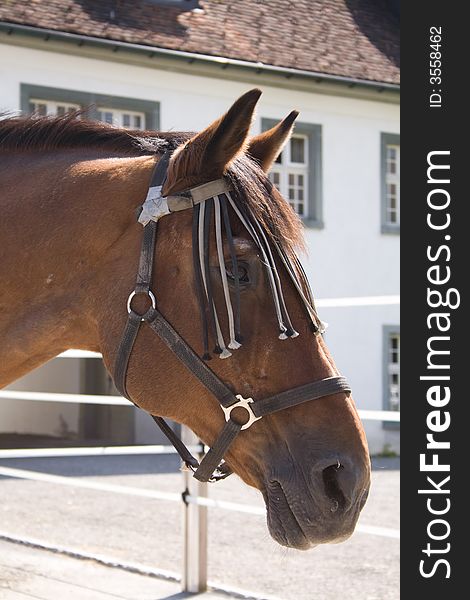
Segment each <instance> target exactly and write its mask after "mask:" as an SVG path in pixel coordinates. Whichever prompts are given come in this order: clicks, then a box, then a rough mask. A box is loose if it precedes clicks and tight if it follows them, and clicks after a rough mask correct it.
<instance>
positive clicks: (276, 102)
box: [0, 44, 399, 452]
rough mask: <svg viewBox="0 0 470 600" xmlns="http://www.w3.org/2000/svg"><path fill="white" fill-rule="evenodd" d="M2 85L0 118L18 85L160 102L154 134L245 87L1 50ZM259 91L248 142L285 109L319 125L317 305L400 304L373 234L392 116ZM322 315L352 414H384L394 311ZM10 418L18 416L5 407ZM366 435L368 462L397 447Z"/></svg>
mask: <svg viewBox="0 0 470 600" xmlns="http://www.w3.org/2000/svg"><path fill="white" fill-rule="evenodd" d="M0 81H1V82H2V86H1V91H0V110H5V109H9V110H18V109H19V102H20V98H19V92H20V84H21V83H29V84H36V85H43V86H51V87H57V88H63V89H71V90H82V91H93V92H95V93H102V94H110V95H116V96H129V97H131V98H132V97H133V98H140V99H143V100H151V101H158V102H160V110H161V112H160V117H161V121H160V125H161V129H162V130H167V129H174V130H199V129H201V128H203V127H205V126H206V125H207V124H209V123H210V122H211V120H213V119H215V118H216V117H218V116H220V114H221V113H222V112H223V111H225V110H226V109H227V108H228V107H229V106H230V104H231V103H232V102H233V101H234V100H235V99H236V98H237V97H238V96H239V95H240V94H241V93H243V92H245V91H246V90H247V89H250V87H253V86H252V85H250V84H244V83H242V82H231V81H228V80H220V81H219V80H215V79H213V78H208V77H201V76H195V75H194V76H193V75H187V74H180V73H174V72H169V71H159V70H157V69H152V68H147V67H140V66H133V65H124V64H119V63H113V62H107V61H104V60H98V59H90V58H84V57H78V56H72V55H60V54H57V53H53V52H48V51H43V50H35V49H28V48H22V47H12V46H6V45H1V44H0ZM261 87H262V88H263V92H264V93H263V96H262V98H261V101H260V103H259V108H258V116H257V119H256V122H255V124H254V127H253V132H254V133H256V132H258V131H259V130H260V127H261V118H262V117H266V118H275V119H276V118H282V117H283V116H285V115H286V114H287V113H288V112H290V110H292V109H293V108H296V109H298V110H300V112H301V115H300V117H299V120H300V121H303V122H306V123H317V124H320V125H322V136H323V142H322V158H323V220H324V223H325V228H324V229H323V230H317V229H307V230H306V236H307V242H308V248H309V257H308V259H307V260H306V270H307V273H308V275H309V276H310V278H311V281H312V283H313V286H314V292H315V294H316V296H317V297H318V298H325V297H329V298H331V297H345V296H380V295H394V294H398V293H399V267H398V260H399V254H398V253H399V237H398V236H393V235H384V234H381V233H380V133H381V132H388V133H398V124H399V107H398V106H397V105H393V104H389V103H382V102H375V101H370V100H360V99H352V98H342V97H338V96H327V95H321V94H313V93H307V92H301V91H290V90H287V89H277V88H274V87H267V86H266V87H265V86H261ZM188 96H190V98H191V101H190V104H188ZM188 106H189V107H190V108H188ZM321 314H322V315H323V318H324V320H326V321H329V322H330V323H331V328H330V330H329V332H328V336H327V342H328V345H329V347H330V349H331V350H332V353H333V356H334V357H335V359H336V361H337V364H338V366H339V367H340V369H341V370H342V371H343V373H344V374H345V375H347V376H348V377H349V379H350V380H351V382H352V384H353V387H354V390H355V394H354V395H355V398H356V402H357V404H358V406H359V407H361V408H375V409H380V408H382V325H383V324H388V325H397V324H398V323H399V311H398V307H386V306H385V307H384V306H382V307H365V308H335V309H324V310H323V311H322V313H321ZM18 410H20V409H18ZM10 412H11V414H12V415H14V414H15V412H16V411H15V410H14V409H13V407H10ZM15 418H16V417H15ZM2 423H3V425H2V424H0V427H1V428H2V429H4V427H6V426H7V423H9V421H8V419H7V417H6V416H5V412H3V420H2ZM367 431H368V434H369V439H370V443H371V449H372V451H373V452H377V451H380V450H381V449H382V447H383V446H384V444H385V443H391V444H392V446H393V447H395V448H397V447H398V446H397V445H398V434H397V432H384V431H383V430H382V427H381V424H368V426H367Z"/></svg>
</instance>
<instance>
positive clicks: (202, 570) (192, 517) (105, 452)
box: [0, 296, 400, 593]
mask: <svg viewBox="0 0 470 600" xmlns="http://www.w3.org/2000/svg"><path fill="white" fill-rule="evenodd" d="M317 304H318V306H331V307H333V306H338V307H340V306H367V305H383V304H399V298H398V296H379V297H377V296H373V297H370V298H340V299H328V300H319V301H318V302H317ZM60 357H62V358H101V355H100V354H97V353H94V352H83V351H79V350H69V351H67V352H64V353H63V354H61V355H60ZM2 398H3V399H16V400H18V401H20V400H28V401H34V402H72V403H82V404H106V405H119V406H123V405H124V406H129V405H130V406H133V405H132V403H130V402H129V401H128V400H126V399H125V398H122V397H119V396H104V395H86V394H62V393H42V392H29V391H11V390H0V399H2ZM359 415H360V417H361V419H363V420H374V421H395V422H398V421H400V413H398V412H394V411H374V410H359ZM182 435H183V441H184V442H185V443H186V444H187V445H188V446H189V448H190V450H191V451H192V452H194V453H195V454H198V455H199V456H201V455H202V452H203V446H202V444H201V443H200V441H199V440H198V439H197V438H196V437H195V436H194V434H193V433H192V432H191V431H189V430H188V429H186V428H183V432H182ZM175 452H176V451H175V449H174V448H173V447H172V446H163V445H153V446H151V445H145V446H111V447H105V446H101V447H81V448H34V449H31V448H28V449H27V448H18V449H8V450H0V459H8V458H38V457H70V456H109V455H131V454H132V455H137V454H174V453H175ZM0 475H2V476H5V477H14V478H19V479H28V480H32V481H42V482H47V483H51V484H56V485H65V486H74V487H77V488H85V489H93V490H99V491H102V492H106V493H115V494H125V495H132V496H140V497H145V498H152V499H155V500H166V501H170V502H179V503H181V504H182V510H183V515H184V527H183V535H184V544H183V561H182V562H183V564H182V575H181V576H179V575H178V574H176V573H173V572H171V573H170V572H168V571H164V570H159V569H155V568H151V569H149V568H148V567H145V566H143V565H135V564H132V565H130V564H124V563H122V561H116V560H114V559H112V558H108V557H102V556H101V555H90V554H88V553H83V552H80V551H76V550H71V549H66V548H65V549H64V548H62V549H58V548H54V549H55V550H56V551H59V552H60V551H63V552H65V553H67V554H70V555H72V556H81V557H84V558H93V559H95V560H97V561H99V562H102V563H104V564H114V565H117V566H123V567H125V568H126V567H127V568H130V569H131V570H134V571H137V572H143V573H146V574H153V575H157V576H161V577H166V578H172V579H178V580H180V581H181V583H182V590H183V591H185V592H191V593H198V592H201V591H204V590H206V589H207V586H208V585H209V586H211V587H217V586H214V584H212V583H211V582H208V581H207V519H208V514H207V510H208V508H215V509H222V510H230V511H237V512H242V513H249V514H254V515H264V514H265V511H264V509H262V508H260V507H256V506H250V505H245V504H238V503H235V502H226V501H221V500H214V499H211V498H208V497H207V484H206V483H201V482H199V481H197V480H196V479H194V478H193V477H192V473H189V472H187V471H183V473H182V478H183V481H182V493H178V492H162V491H158V490H148V489H143V488H135V487H131V486H121V485H112V484H106V483H98V482H95V481H85V480H83V479H82V478H74V477H61V476H57V475H50V474H47V473H41V472H37V471H29V470H24V469H13V468H9V467H4V466H0ZM356 529H357V531H361V532H362V533H365V534H369V535H378V536H383V537H388V538H396V539H398V538H399V532H398V530H395V529H389V528H385V527H375V526H367V525H358V526H357V528H356ZM0 538H4V539H10V540H12V541H20V542H22V543H26V544H28V543H29V544H32V545H35V546H38V547H44V548H49V545H48V544H45V543H44V542H39V541H37V540H29V539H26V538H18V537H17V536H12V535H10V534H8V533H7V532H1V531H0ZM218 589H224V590H225V591H233V590H228V589H227V588H220V586H218Z"/></svg>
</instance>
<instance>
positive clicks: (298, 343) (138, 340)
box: [0, 89, 370, 550]
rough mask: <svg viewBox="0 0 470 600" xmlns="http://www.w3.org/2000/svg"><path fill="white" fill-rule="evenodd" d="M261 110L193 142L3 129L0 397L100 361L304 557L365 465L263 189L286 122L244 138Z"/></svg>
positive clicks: (358, 488) (26, 120)
mask: <svg viewBox="0 0 470 600" xmlns="http://www.w3.org/2000/svg"><path fill="white" fill-rule="evenodd" d="M260 95H261V91H260V90H257V89H254V90H250V91H249V92H247V93H245V94H244V95H242V96H241V97H240V98H239V99H238V100H237V101H236V102H235V103H234V104H233V105H232V106H231V108H230V109H229V110H228V111H227V112H226V113H225V114H224V115H223V116H221V117H220V118H219V119H217V120H216V121H214V122H213V123H211V124H210V125H209V126H208V127H207V128H206V129H204V130H203V131H202V132H199V133H191V132H169V133H168V132H167V133H165V132H155V131H146V132H142V131H129V130H125V129H119V128H115V127H112V126H110V125H106V124H104V123H98V122H93V121H91V120H88V119H87V118H86V115H83V114H80V113H78V114H71V115H66V116H61V117H39V116H34V115H29V116H8V117H4V118H3V119H2V120H0V155H1V161H0V207H1V221H0V237H1V244H0V277H1V281H2V286H1V289H0V335H1V340H2V357H1V362H0V387H3V386H6V385H8V384H9V383H10V382H12V381H14V380H15V379H17V378H19V377H20V376H22V375H23V374H25V373H27V372H29V371H31V370H32V369H34V368H36V367H38V366H39V365H41V364H43V363H45V362H46V361H48V360H50V359H52V358H54V357H55V356H57V355H58V354H60V353H61V352H63V351H65V350H67V349H71V348H76V349H83V350H89V351H93V352H99V353H101V354H102V356H103V361H104V364H105V366H106V368H107V370H108V372H109V373H110V374H111V376H113V377H114V378H115V381H117V379H120V380H121V384H122V385H121V388H123V393H124V394H125V395H126V396H127V397H128V398H129V399H130V400H132V402H134V404H136V405H137V406H138V407H140V408H141V409H143V410H145V411H147V412H149V413H150V414H151V415H152V416H154V418H155V419H156V420H158V421H159V422H160V424H161V425H162V417H166V418H170V419H173V420H174V421H176V422H178V423H181V424H184V425H186V426H188V427H189V428H190V429H192V430H193V431H194V432H195V433H196V434H197V436H199V438H200V439H201V440H202V441H203V442H204V443H205V444H207V445H208V446H211V447H212V449H213V450H214V452H215V459H216V460H215V462H214V460H212V463H211V469H210V471H211V472H212V469H215V468H216V467H217V464H216V463H218V462H219V459H220V458H221V454H223V455H224V460H225V463H223V464H222V466H220V465H219V472H220V471H223V470H224V468H225V475H227V474H228V472H230V471H233V472H234V473H235V474H237V475H238V476H239V477H240V478H241V479H242V480H243V481H244V482H245V483H246V484H248V485H249V486H252V487H254V488H256V489H258V490H259V491H260V492H261V493H262V495H263V497H264V500H265V504H266V510H267V524H268V529H269V532H270V534H271V536H272V537H273V539H274V540H275V541H276V542H278V543H279V544H281V545H283V546H287V547H291V548H296V549H300V550H306V549H308V548H311V547H314V546H316V545H318V544H323V543H337V542H341V541H344V540H346V539H347V538H348V537H349V536H350V535H351V534H352V533H353V531H354V528H355V525H356V522H357V519H358V516H359V514H360V511H361V509H362V508H363V506H364V504H365V502H366V498H367V496H368V492H369V486H370V457H369V453H368V448H367V442H366V438H365V434H364V430H363V427H362V424H361V421H360V419H359V416H358V413H357V410H356V408H355V404H354V401H353V399H352V396H351V393H350V388H349V386H348V385H346V384H345V383H344V378H341V377H340V376H339V373H338V371H337V368H336V366H335V364H334V362H333V359H332V357H331V355H330V353H329V352H328V350H327V347H326V345H325V342H324V340H323V337H322V335H321V333H322V324H321V321H320V320H319V319H318V315H317V314H316V310H315V308H314V301H313V297H312V295H311V293H310V290H309V288H308V282H307V281H306V277H305V274H304V273H303V271H302V267H301V264H300V262H299V260H298V256H297V251H298V250H299V249H301V248H302V244H303V233H302V227H303V226H302V224H301V222H300V220H299V219H298V217H297V216H296V214H295V213H294V211H293V210H292V209H291V207H290V206H289V204H288V202H287V201H286V200H285V199H284V198H283V197H282V196H281V195H280V193H279V192H278V190H277V189H276V188H275V187H274V186H273V185H272V183H271V182H270V180H269V178H268V176H267V173H268V172H269V169H270V168H271V166H272V164H273V162H274V161H275V159H276V157H277V156H278V155H279V153H280V152H281V151H282V148H283V146H284V144H285V143H286V141H287V140H288V139H289V136H290V135H291V133H292V131H293V128H294V125H295V119H296V117H297V115H298V112H297V111H292V112H291V113H290V114H289V115H288V116H287V117H286V118H285V119H284V120H282V121H281V122H279V123H278V124H277V125H276V126H275V127H273V128H272V129H271V130H269V131H266V132H264V133H261V134H259V135H254V136H251V137H250V135H249V130H250V127H251V124H252V122H253V118H254V112H255V107H256V104H257V102H258V100H259V97H260ZM164 162H166V164H165V166H164V167H162V165H163V163H164ZM159 165H160V167H161V168H159ZM154 180H155V181H154ZM152 182H153V183H152ZM155 183H156V184H158V185H154V184H155ZM214 186H215V187H214ZM198 189H199V190H200V192H199V201H196V197H197V194H196V191H197V190H198ZM152 190H153V192H152V193H153V194H154V195H153V196H152V194H151V191H152ZM195 190H196V191H195ZM201 190H202V191H201ZM144 200H145V202H144ZM149 202H150V204H149ZM209 203H212V205H211V206H212V209H211V210H209V207H210V204H209ZM157 205H158V206H157ZM162 206H163V212H162ZM171 206H173V209H171ZM142 207H143V208H142ZM149 207H150V208H149ZM152 207H153V209H155V210H154V212H153V213H152V210H151V209H152ZM155 207H157V208H158V210H156V208H155ZM204 209H205V213H204V215H203V217H201V214H202V213H203V212H204ZM155 211H156V212H155ZM157 213H158V214H157ZM142 215H143V216H144V222H145V220H147V221H149V222H150V225H151V227H153V229H152V233H153V237H152V236H151V237H152V241H151V242H149V241H148V240H147V241H146V242H145V245H144V246H142V249H141V244H142V236H143V233H142V229H144V231H147V230H150V229H149V224H148V223H147V224H145V227H144V228H143V227H142ZM160 217H162V218H160ZM217 219H218V222H217ZM221 223H222V225H221ZM157 225H158V235H157V234H156V232H157ZM211 232H212V233H211ZM214 232H215V234H214ZM144 237H147V238H148V237H149V236H148V235H147V234H145V235H144ZM198 243H199V244H198ZM195 248H196V249H195ZM139 256H140V258H139ZM199 259H200V260H199ZM139 261H140V262H139ZM142 269H143V271H146V272H147V279H148V281H147V283H145V282H144V283H145V285H143V283H142V282H143V279H145V277H144V278H143V279H142V276H141V275H142ZM137 270H139V277H140V279H139V277H138V278H137V283H138V285H137V287H136V283H135V282H136V272H137ZM139 286H140V287H139ZM221 307H222V308H221ZM149 314H151V317H149V316H148V315H149ZM129 323H130V324H129ZM123 331H124V334H123ZM227 331H228V333H227ZM129 332H130V333H129ZM155 333H158V334H159V335H155ZM129 338H132V339H131V340H130V341H129ZM279 338H280V339H279ZM123 340H125V341H123ZM227 340H230V341H229V343H227ZM175 348H176V349H175ZM178 348H179V350H177V349H178ZM221 359H222V360H221ZM119 364H120V365H121V366H120V367H117V365H119ZM123 365H124V366H123ZM116 369H118V370H120V375H119V376H117V375H116ZM195 375H196V376H195ZM325 381H326V384H324V383H322V382H325ZM208 382H209V384H210V385H209V384H208ZM338 382H339V383H338ZM319 383H320V387H321V386H325V385H326V387H321V390H320V391H322V393H320V392H319V391H318V385H319ZM211 386H212V387H211ZM214 387H215V388H216V391H217V389H220V388H222V389H223V391H224V393H226V394H228V395H229V396H230V397H231V398H233V400H229V401H228V402H225V401H223V400H221V398H220V397H218V396H217V393H216V392H214V389H213V388H214ZM298 390H300V392H299V391H298ZM235 394H236V397H235ZM270 399H271V400H270ZM272 399H275V400H279V399H281V400H282V402H281V404H282V406H280V407H279V406H274V404H273V402H274V401H273V400H272ZM263 402H264V403H265V404H264V406H265V408H266V406H267V407H268V408H269V407H270V409H269V410H267V409H266V410H265V411H264V413H263V411H262V410H260V407H261V408H262V407H263ZM221 408H222V409H223V410H221ZM232 409H235V410H232ZM232 413H233V414H232ZM260 414H262V416H263V418H261V417H260V416H259V415H260ZM247 421H249V423H248V422H247ZM163 423H164V422H163ZM230 424H231V425H230ZM229 425H230V427H231V428H232V430H235V429H236V431H235V433H233V431H232V433H230V432H228V433H227V431H228V430H227V427H228V426H229ZM230 427H229V429H230ZM221 431H223V432H225V433H224V434H223V435H222V436H220V435H219V434H220V432H221ZM228 434H230V435H228ZM227 435H228V437H230V439H229V440H228V437H227ZM221 437H223V438H224V439H225V441H223V442H221V441H220V440H221ZM227 440H228V441H227ZM172 441H174V440H172ZM215 447H216V448H218V451H217V452H216V451H215V449H214V448H215ZM180 450H181V448H180ZM182 452H184V450H182ZM185 460H186V459H185ZM188 461H189V463H191V461H190V459H189V458H187V460H186V462H188ZM201 465H202V463H201ZM196 466H197V465H196ZM196 473H197V470H196ZM206 475H207V477H206V480H207V479H210V478H211V475H210V474H209V475H208V474H207V473H206Z"/></svg>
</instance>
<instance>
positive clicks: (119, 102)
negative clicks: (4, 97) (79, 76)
mask: <svg viewBox="0 0 470 600" xmlns="http://www.w3.org/2000/svg"><path fill="white" fill-rule="evenodd" d="M83 108H86V109H88V112H87V114H88V117H89V118H91V119H96V120H98V121H105V122H106V123H111V124H113V125H116V126H118V127H124V128H125V129H154V130H158V129H159V127H160V105H159V103H158V102H151V101H148V100H139V99H137V98H123V97H120V96H108V95H106V94H94V93H92V92H82V91H78V90H76V91H74V90H64V89H59V88H51V87H45V86H38V85H29V84H25V83H24V84H21V110H22V111H23V112H25V113H27V112H36V113H38V114H40V115H63V114H66V113H68V112H71V111H74V110H77V109H83Z"/></svg>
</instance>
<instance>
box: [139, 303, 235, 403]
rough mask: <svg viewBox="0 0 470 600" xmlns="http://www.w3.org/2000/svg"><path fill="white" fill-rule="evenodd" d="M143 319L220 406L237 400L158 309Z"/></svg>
mask: <svg viewBox="0 0 470 600" xmlns="http://www.w3.org/2000/svg"><path fill="white" fill-rule="evenodd" d="M144 319H145V321H147V323H148V324H149V325H150V327H151V328H152V329H153V331H154V332H155V333H156V334H158V336H159V337H160V339H161V340H163V341H164V342H165V344H166V345H167V346H168V348H169V349H170V350H171V351H172V352H173V353H174V354H175V355H176V356H177V358H179V360H180V361H181V362H182V363H183V364H184V366H185V367H186V368H187V369H189V370H190V371H191V373H192V374H193V375H195V376H196V377H197V378H198V379H199V381H200V382H201V383H202V384H203V385H204V386H205V388H206V389H207V390H209V392H211V393H212V394H213V395H214V396H215V397H216V398H217V400H218V401H219V403H220V404H221V405H222V406H226V407H229V406H231V405H232V404H235V403H236V402H237V398H236V396H235V394H234V393H233V392H232V390H231V389H230V388H228V387H227V386H226V385H225V383H223V381H221V380H220V379H219V378H218V377H217V375H216V374H215V373H214V372H213V371H212V370H211V369H210V368H209V367H208V366H207V365H206V363H205V362H203V361H202V360H201V359H200V358H199V356H198V355H197V354H196V353H195V352H194V350H193V349H192V348H191V347H190V346H189V345H188V344H187V343H186V342H185V340H184V339H183V338H182V337H181V336H180V335H179V333H178V332H177V331H175V329H173V327H172V326H171V325H170V323H168V321H167V320H166V319H165V317H163V316H162V314H161V313H160V312H159V311H158V310H154V309H150V310H149V312H148V313H147V314H146V315H145V316H144Z"/></svg>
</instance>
